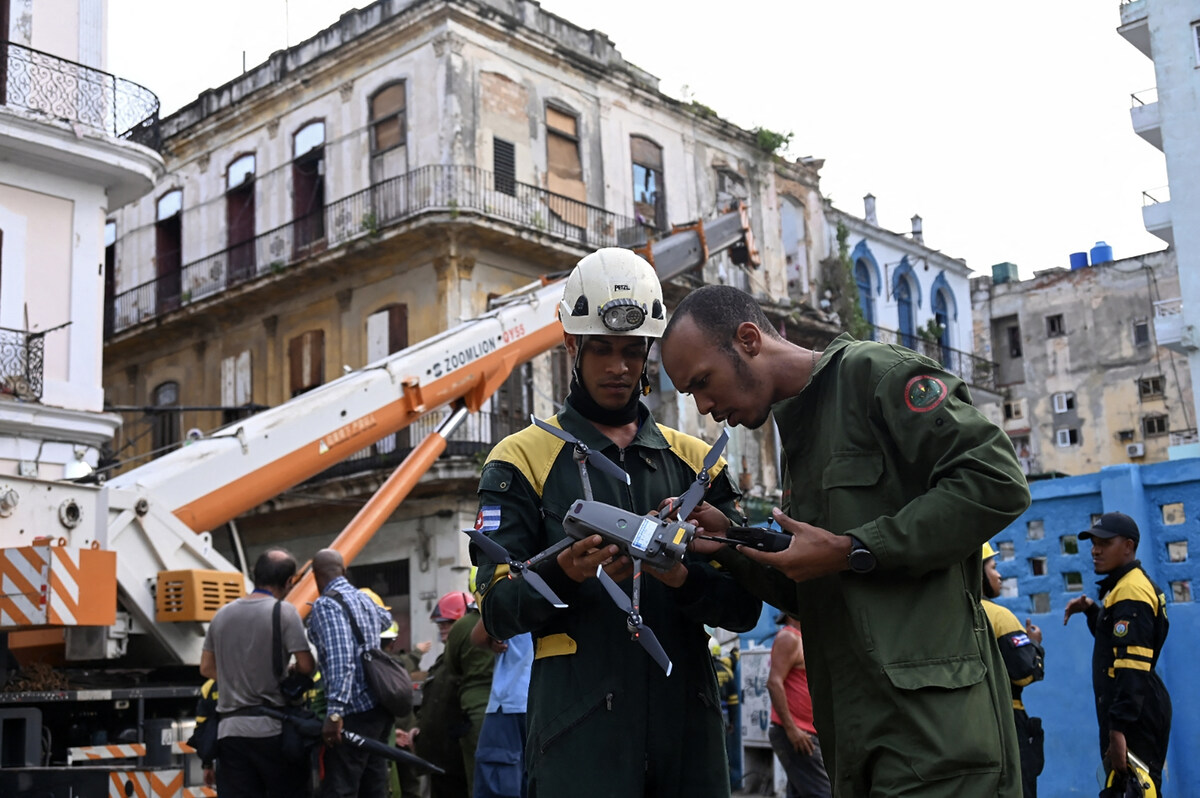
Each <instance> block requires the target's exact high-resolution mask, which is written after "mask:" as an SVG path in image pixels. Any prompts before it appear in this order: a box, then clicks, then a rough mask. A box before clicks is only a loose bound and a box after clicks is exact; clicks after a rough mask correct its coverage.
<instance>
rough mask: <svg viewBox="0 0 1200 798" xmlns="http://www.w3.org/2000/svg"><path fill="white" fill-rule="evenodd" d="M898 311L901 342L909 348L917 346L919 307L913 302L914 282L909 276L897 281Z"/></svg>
mask: <svg viewBox="0 0 1200 798" xmlns="http://www.w3.org/2000/svg"><path fill="white" fill-rule="evenodd" d="M895 291H896V293H895V296H896V313H897V315H898V316H899V327H900V344H901V345H902V346H907V347H908V348H909V349H915V348H916V346H917V322H916V320H917V309H916V306H915V305H914V303H913V290H912V284H911V283H910V282H909V280H908V278H906V277H901V278H900V279H899V280H897V281H896V289H895Z"/></svg>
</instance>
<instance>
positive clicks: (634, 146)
mask: <svg viewBox="0 0 1200 798" xmlns="http://www.w3.org/2000/svg"><path fill="white" fill-rule="evenodd" d="M629 146H630V150H631V152H632V156H633V213H634V215H635V216H637V217H638V221H639V222H641V223H642V224H648V225H653V226H654V227H656V228H658V229H659V230H666V229H667V191H666V186H665V185H664V184H663V151H662V147H660V146H658V145H657V144H655V143H654V142H653V141H651V140H650V139H648V138H644V137H642V136H630V137H629Z"/></svg>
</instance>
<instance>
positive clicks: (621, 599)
mask: <svg viewBox="0 0 1200 798" xmlns="http://www.w3.org/2000/svg"><path fill="white" fill-rule="evenodd" d="M596 578H597V579H599V580H600V584H602V585H604V589H605V590H607V591H608V595H609V596H610V597H611V598H612V600H613V603H614V604H616V605H617V607H619V608H620V610H621V612H633V602H631V601H630V600H629V596H626V595H625V591H624V590H622V589H621V588H620V587H618V586H617V583H616V582H614V581H613V578H612V577H611V576H609V575H608V572H607V571H605V570H604V566H603V565H598V566H596Z"/></svg>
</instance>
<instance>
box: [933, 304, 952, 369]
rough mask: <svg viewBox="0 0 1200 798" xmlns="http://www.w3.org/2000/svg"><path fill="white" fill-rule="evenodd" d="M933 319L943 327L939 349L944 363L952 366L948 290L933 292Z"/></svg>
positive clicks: (939, 339) (948, 366)
mask: <svg viewBox="0 0 1200 798" xmlns="http://www.w3.org/2000/svg"><path fill="white" fill-rule="evenodd" d="M932 309H933V319H934V321H936V322H937V324H938V326H939V327H941V328H942V334H941V336H940V337H939V338H938V349H940V350H941V361H942V365H943V366H946V367H947V368H950V367H952V365H953V364H951V362H950V354H951V353H950V304H949V303H948V302H947V301H946V292H945V291H943V290H942V289H938V290H937V291H934V292H933V306H932Z"/></svg>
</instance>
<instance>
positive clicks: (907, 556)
mask: <svg viewBox="0 0 1200 798" xmlns="http://www.w3.org/2000/svg"><path fill="white" fill-rule="evenodd" d="M662 355H663V366H664V367H665V368H666V370H667V373H668V375H669V376H670V377H671V380H672V381H673V382H674V383H675V386H676V387H677V388H678V389H679V390H681V391H683V392H685V393H690V394H692V395H693V396H694V397H695V401H696V407H697V409H699V411H700V412H701V413H705V414H709V415H711V416H712V417H713V418H714V419H716V420H717V421H721V420H726V421H728V422H729V423H730V424H740V425H743V426H746V427H750V428H756V427H759V426H761V425H762V424H764V423H765V422H766V420H767V418H768V417H769V416H770V415H771V414H772V413H774V416H775V423H776V425H777V427H778V430H779V436H780V440H781V442H782V444H783V450H784V451H783V462H782V474H781V479H780V482H781V484H782V487H783V491H784V497H783V502H782V504H783V509H782V510H776V511H775V514H774V518H775V520H776V521H777V522H778V523H779V524H780V525H781V526H782V527H783V529H784V530H785V531H787V532H789V533H791V534H792V535H793V540H792V542H791V545H790V546H789V548H788V549H787V550H785V551H782V552H778V553H773V554H765V553H760V552H751V551H746V550H745V547H742V549H741V550H742V551H743V552H744V553H742V554H739V553H737V552H733V551H731V550H729V549H728V548H723V549H719V550H717V551H716V552H714V556H715V557H716V558H717V559H718V561H720V562H723V563H724V564H726V566H727V567H728V568H729V569H730V570H733V571H734V572H735V573H736V574H737V575H738V578H739V579H740V581H741V582H742V584H744V585H747V586H748V587H749V588H750V589H751V590H753V591H754V592H755V593H756V594H757V595H759V596H760V597H761V598H763V599H764V600H766V601H768V602H769V603H771V604H773V605H775V606H777V607H779V608H780V609H782V610H784V611H786V612H788V613H790V614H793V615H796V616H797V617H799V618H800V619H801V622H802V624H803V627H804V630H805V633H806V636H807V638H808V641H809V643H810V644H811V646H812V654H811V656H809V658H808V671H809V687H810V690H811V693H812V698H813V708H814V717H815V721H816V727H817V732H818V733H819V734H820V738H821V742H822V748H826V751H825V752H824V756H825V761H826V765H827V766H828V768H829V771H830V774H831V776H832V777H833V789H834V794H835V795H838V796H841V798H849V796H855V797H856V798H861V797H862V796H898V795H903V796H967V795H969V796H984V795H986V796H989V798H990V797H991V796H1004V797H1005V798H1010V797H1011V798H1019V796H1020V794H1021V783H1020V763H1019V759H1018V754H1017V740H1016V732H1015V730H1014V728H1013V722H1012V711H1011V700H1012V699H1011V696H1010V694H1009V690H1008V679H1007V678H1006V676H1005V673H1004V665H1003V663H1002V661H1001V659H1000V652H999V650H998V649H997V647H996V641H995V639H994V638H993V637H992V635H991V633H990V632H989V631H988V626H987V622H986V617H985V615H984V612H983V608H982V607H981V606H980V585H981V580H982V563H981V561H980V556H979V552H980V547H981V546H982V545H983V542H984V541H985V540H987V539H988V538H989V537H990V536H992V535H994V534H995V533H996V532H999V531H1000V530H1002V529H1003V528H1005V527H1006V526H1008V524H1009V523H1011V522H1012V521H1013V520H1014V519H1015V518H1016V517H1017V516H1019V515H1020V514H1021V512H1023V511H1024V510H1025V509H1026V508H1027V507H1028V506H1029V490H1028V487H1027V486H1026V484H1025V479H1024V476H1023V475H1022V473H1021V469H1020V467H1019V466H1018V464H1017V459H1016V456H1015V455H1014V454H1013V449H1012V444H1011V443H1010V442H1009V440H1008V438H1007V436H1005V434H1004V433H1003V431H1001V430H1000V429H999V428H997V427H996V426H995V425H994V424H992V423H990V422H989V421H988V420H987V419H986V418H985V417H984V416H983V414H981V413H980V412H979V411H978V410H976V409H975V408H974V407H972V406H971V402H970V394H969V393H968V391H967V388H966V386H965V385H964V384H963V382H962V381H961V380H959V379H958V378H957V377H955V376H954V375H952V374H950V373H948V372H946V371H944V370H943V369H942V368H941V367H940V366H938V365H937V364H936V363H934V362H933V361H931V360H928V359H926V358H923V357H921V356H920V355H917V354H916V353H914V352H911V351H909V350H907V349H904V348H901V347H894V346H885V345H882V344H877V343H873V342H858V341H855V340H853V339H852V338H850V337H849V336H841V337H839V338H838V339H836V340H835V341H833V342H832V343H831V344H830V345H829V347H828V348H827V349H826V350H825V352H824V353H818V352H815V351H810V350H808V349H804V348H802V347H799V346H796V345H794V344H792V343H790V342H788V341H786V340H784V339H783V338H782V337H780V335H779V334H778V333H777V332H776V331H775V330H774V329H773V328H772V327H771V325H770V323H769V322H768V321H767V319H766V317H765V315H763V313H762V309H761V308H759V306H758V305H757V303H755V302H754V300H753V299H752V298H751V297H749V296H748V295H747V294H745V293H743V292H741V291H738V290H736V289H733V288H729V287H726V286H706V287H704V288H701V289H698V290H697V291H694V292H692V293H691V294H689V295H688V296H687V297H686V298H685V299H684V301H683V302H682V303H681V304H680V306H679V308H678V309H677V310H676V312H675V315H674V317H673V318H672V319H671V324H670V325H669V327H668V329H667V331H666V333H665V336H664V339H663V349H662ZM699 515H700V516H702V517H701V518H700V521H701V523H702V525H703V526H704V527H705V528H706V529H707V530H709V533H710V534H713V533H715V534H721V532H722V531H723V530H722V529H721V526H723V522H721V521H720V519H719V518H715V514H713V517H711V518H710V516H709V514H708V513H707V512H701V513H700V514H699ZM693 545H694V546H697V547H699V546H700V545H703V546H705V547H708V546H710V545H714V544H710V543H708V542H706V541H697V542H696V543H694V544H693Z"/></svg>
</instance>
